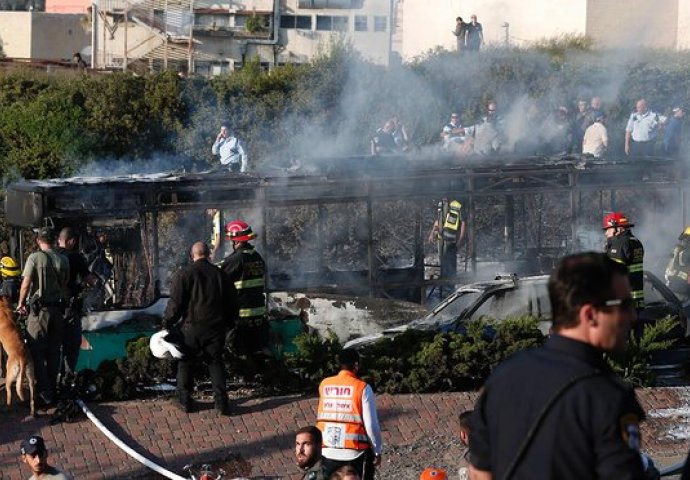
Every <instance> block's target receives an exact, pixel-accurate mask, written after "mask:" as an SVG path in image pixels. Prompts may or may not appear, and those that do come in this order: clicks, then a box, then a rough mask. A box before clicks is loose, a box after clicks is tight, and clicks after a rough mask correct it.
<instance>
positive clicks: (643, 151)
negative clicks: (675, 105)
mask: <svg viewBox="0 0 690 480" xmlns="http://www.w3.org/2000/svg"><path fill="white" fill-rule="evenodd" d="M658 130H659V115H657V114H656V113H654V112H652V111H651V110H649V109H648V108H647V101H646V100H645V99H644V98H641V99H640V100H638V101H637V104H636V105H635V111H634V112H633V113H632V114H630V118H629V119H628V125H627V126H626V127H625V154H626V155H632V156H634V157H640V156H648V155H654V143H655V141H656V134H657V132H658Z"/></svg>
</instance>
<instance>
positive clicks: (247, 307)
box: [221, 244, 267, 320]
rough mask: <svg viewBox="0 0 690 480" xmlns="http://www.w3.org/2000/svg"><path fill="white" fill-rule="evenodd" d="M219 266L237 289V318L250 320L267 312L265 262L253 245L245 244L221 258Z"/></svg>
mask: <svg viewBox="0 0 690 480" xmlns="http://www.w3.org/2000/svg"><path fill="white" fill-rule="evenodd" d="M221 268H222V269H223V271H224V272H225V273H226V274H228V275H229V276H230V279H231V280H232V281H233V284H234V285H235V289H236V290H237V297H238V300H239V304H240V312H239V318H240V319H241V320H252V319H258V318H262V317H264V316H265V315H266V313H267V310H266V298H265V296H264V285H265V283H266V264H265V263H264V259H263V258H261V255H259V253H258V252H257V251H256V250H255V249H254V247H252V246H251V245H250V244H245V245H243V246H242V247H241V248H238V249H237V250H235V251H234V252H233V253H232V254H230V255H229V256H228V257H227V258H226V259H225V260H223V263H222V265H221Z"/></svg>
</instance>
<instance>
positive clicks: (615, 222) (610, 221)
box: [602, 212, 635, 230]
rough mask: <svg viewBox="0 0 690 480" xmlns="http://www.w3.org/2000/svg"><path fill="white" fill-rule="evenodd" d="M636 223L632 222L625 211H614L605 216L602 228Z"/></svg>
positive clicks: (628, 225) (631, 225)
mask: <svg viewBox="0 0 690 480" xmlns="http://www.w3.org/2000/svg"><path fill="white" fill-rule="evenodd" d="M634 226H635V224H634V223H630V220H628V217H626V216H625V214H624V213H623V212H613V213H609V214H607V215H606V216H605V217H604V224H603V226H602V228H603V229H604V230H606V229H607V228H615V227H634Z"/></svg>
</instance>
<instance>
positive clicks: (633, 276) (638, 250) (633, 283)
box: [602, 212, 644, 311]
mask: <svg viewBox="0 0 690 480" xmlns="http://www.w3.org/2000/svg"><path fill="white" fill-rule="evenodd" d="M634 226H635V225H634V224H632V223H630V221H629V220H628V218H627V217H626V216H625V214H623V213H622V212H613V213H609V214H607V215H606V216H605V217H604V222H603V225H602V228H603V230H604V235H606V247H605V248H606V254H607V255H608V256H609V257H611V259H613V260H615V261H617V262H619V263H622V264H623V265H625V266H627V267H628V278H629V279H630V287H631V288H632V297H633V300H634V301H635V308H637V309H638V311H639V310H641V309H643V308H644V272H643V267H642V262H643V259H644V247H643V246H642V242H640V241H639V240H638V239H637V238H636V237H635V236H634V235H633V233H632V230H631V228H632V227H634Z"/></svg>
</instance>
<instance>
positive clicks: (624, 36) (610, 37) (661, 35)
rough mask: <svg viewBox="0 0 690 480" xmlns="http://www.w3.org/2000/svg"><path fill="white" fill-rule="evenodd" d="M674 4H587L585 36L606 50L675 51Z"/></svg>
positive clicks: (596, 0)
mask: <svg viewBox="0 0 690 480" xmlns="http://www.w3.org/2000/svg"><path fill="white" fill-rule="evenodd" d="M678 21H679V17H678V0H587V30H586V31H587V35H589V36H591V37H592V38H593V39H594V40H595V41H596V42H597V43H599V44H600V45H603V46H606V47H614V48H615V47H630V48H635V47H637V46H639V45H645V46H647V47H654V48H675V47H676V44H677V34H678Z"/></svg>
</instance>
